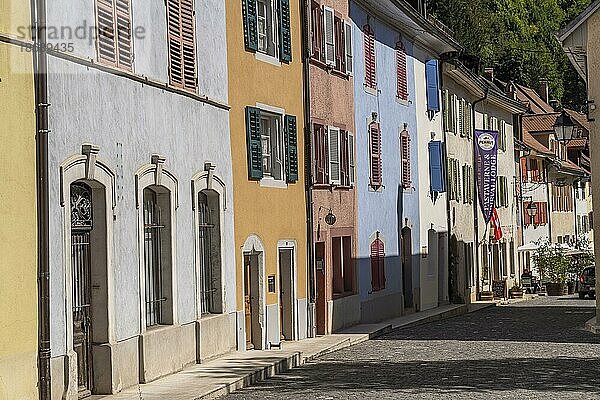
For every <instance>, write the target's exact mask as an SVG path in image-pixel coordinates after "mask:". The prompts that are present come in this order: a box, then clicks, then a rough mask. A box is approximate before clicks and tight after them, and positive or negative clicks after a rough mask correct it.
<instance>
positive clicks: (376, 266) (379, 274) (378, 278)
mask: <svg viewBox="0 0 600 400" xmlns="http://www.w3.org/2000/svg"><path fill="white" fill-rule="evenodd" d="M371 288H372V291H373V292H376V291H378V290H382V289H385V248H384V244H383V242H382V241H381V239H380V238H379V232H377V238H376V239H375V240H373V242H372V243H371Z"/></svg>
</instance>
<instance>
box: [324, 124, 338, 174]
mask: <svg viewBox="0 0 600 400" xmlns="http://www.w3.org/2000/svg"><path fill="white" fill-rule="evenodd" d="M327 138H328V140H329V183H330V184H332V185H339V184H340V183H341V177H340V172H341V171H340V130H339V129H338V128H334V127H331V126H330V127H328V133H327Z"/></svg>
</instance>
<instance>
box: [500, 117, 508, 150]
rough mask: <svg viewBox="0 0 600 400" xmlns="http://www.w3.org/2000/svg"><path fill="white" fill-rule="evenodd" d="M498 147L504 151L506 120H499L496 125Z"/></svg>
mask: <svg viewBox="0 0 600 400" xmlns="http://www.w3.org/2000/svg"><path fill="white" fill-rule="evenodd" d="M498 149H499V150H501V151H506V121H503V120H502V121H500V124H499V126H498Z"/></svg>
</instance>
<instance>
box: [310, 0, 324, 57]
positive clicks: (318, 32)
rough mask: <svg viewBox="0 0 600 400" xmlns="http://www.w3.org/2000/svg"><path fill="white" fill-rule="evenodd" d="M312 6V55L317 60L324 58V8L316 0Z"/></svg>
mask: <svg viewBox="0 0 600 400" xmlns="http://www.w3.org/2000/svg"><path fill="white" fill-rule="evenodd" d="M311 7H312V10H311V11H312V15H311V17H312V18H311V28H312V56H313V58H315V59H316V60H323V57H324V55H323V46H324V42H323V10H322V9H321V6H320V5H319V3H317V2H316V1H313V2H312V4H311Z"/></svg>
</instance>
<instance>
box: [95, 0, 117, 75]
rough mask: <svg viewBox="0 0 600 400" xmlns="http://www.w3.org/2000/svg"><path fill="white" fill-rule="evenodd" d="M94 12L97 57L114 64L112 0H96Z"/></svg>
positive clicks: (115, 58) (115, 62)
mask: <svg viewBox="0 0 600 400" xmlns="http://www.w3.org/2000/svg"><path fill="white" fill-rule="evenodd" d="M96 14H97V18H98V59H99V60H100V61H103V62H105V63H108V64H113V65H116V64H117V43H116V40H115V8H114V0H96Z"/></svg>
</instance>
